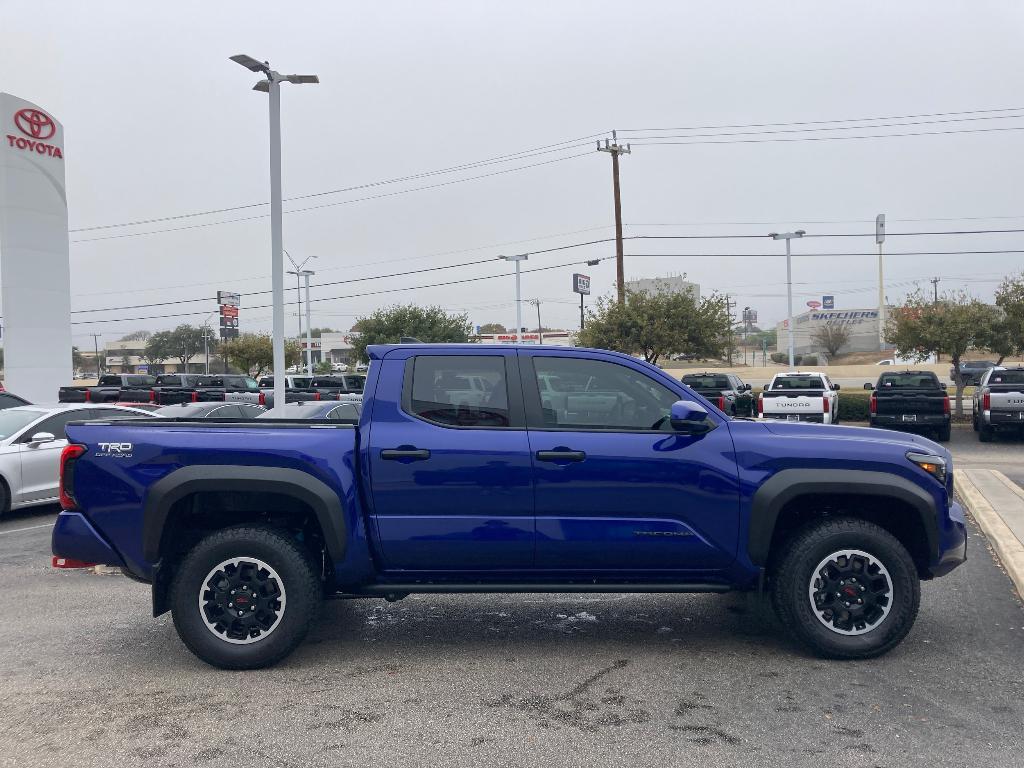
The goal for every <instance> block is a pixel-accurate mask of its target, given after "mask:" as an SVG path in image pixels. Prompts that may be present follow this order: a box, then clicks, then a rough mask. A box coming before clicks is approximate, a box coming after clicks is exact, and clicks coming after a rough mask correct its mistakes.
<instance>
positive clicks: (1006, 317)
mask: <svg viewBox="0 0 1024 768" xmlns="http://www.w3.org/2000/svg"><path fill="white" fill-rule="evenodd" d="M996 306H997V307H999V309H1000V310H1002V313H1003V327H1002V329H1001V330H1002V332H1003V334H1004V336H1005V342H1006V347H1007V348H1008V349H1009V350H1010V351H1009V352H1008V353H1007V354H1008V355H1020V354H1024V274H1021V275H1018V276H1017V277H1007V278H1006V279H1005V280H1003V282H1002V284H1001V285H1000V286H999V287H998V288H997V289H996ZM993 351H994V352H998V351H999V350H993ZM1000 362H1002V359H1000Z"/></svg>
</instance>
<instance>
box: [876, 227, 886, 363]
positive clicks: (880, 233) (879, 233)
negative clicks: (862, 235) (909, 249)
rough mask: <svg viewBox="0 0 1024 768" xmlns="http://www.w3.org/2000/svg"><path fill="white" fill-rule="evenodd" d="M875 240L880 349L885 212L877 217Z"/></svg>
mask: <svg viewBox="0 0 1024 768" xmlns="http://www.w3.org/2000/svg"><path fill="white" fill-rule="evenodd" d="M875 242H876V243H877V244H878V351H879V352H881V351H882V350H884V349H885V275H884V273H883V272H882V243H884V242H885V214H884V213H880V214H878V216H876V217H875Z"/></svg>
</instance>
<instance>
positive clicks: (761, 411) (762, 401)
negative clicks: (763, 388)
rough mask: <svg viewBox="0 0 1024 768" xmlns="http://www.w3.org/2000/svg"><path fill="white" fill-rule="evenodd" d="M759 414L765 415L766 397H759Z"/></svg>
mask: <svg viewBox="0 0 1024 768" xmlns="http://www.w3.org/2000/svg"><path fill="white" fill-rule="evenodd" d="M757 412H758V413H761V414H763V413H764V395H758V396H757Z"/></svg>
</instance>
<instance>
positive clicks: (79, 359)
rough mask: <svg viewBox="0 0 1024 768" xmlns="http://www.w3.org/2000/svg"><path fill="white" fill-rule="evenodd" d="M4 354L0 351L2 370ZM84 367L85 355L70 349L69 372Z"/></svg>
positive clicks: (75, 348)
mask: <svg viewBox="0 0 1024 768" xmlns="http://www.w3.org/2000/svg"><path fill="white" fill-rule="evenodd" d="M3 359H4V352H3V350H2V349H0V368H3V365H4V363H3ZM83 366H85V355H83V354H82V350H80V349H79V348H78V347H72V348H71V370H73V371H80V370H82V368H83Z"/></svg>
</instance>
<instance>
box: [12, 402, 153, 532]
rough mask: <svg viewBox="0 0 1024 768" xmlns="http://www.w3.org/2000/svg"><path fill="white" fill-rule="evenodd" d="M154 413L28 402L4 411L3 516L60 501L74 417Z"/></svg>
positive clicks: (108, 417)
mask: <svg viewBox="0 0 1024 768" xmlns="http://www.w3.org/2000/svg"><path fill="white" fill-rule="evenodd" d="M152 416H153V414H152V413H149V412H148V411H144V410H141V409H138V408H128V407H125V406H115V405H88V404H86V403H67V404H63V405H55V406H50V405H23V406H19V407H17V408H7V409H5V410H2V411H0V514H3V513H4V512H7V511H8V510H11V509H18V508H20V507H30V506H34V505H36V504H52V503H54V502H56V501H57V485H58V482H59V474H60V452H61V451H62V450H63V449H64V446H66V445H67V444H68V441H67V437H66V435H65V434H64V427H65V426H66V425H67V423H68V422H69V421H112V420H114V419H139V418H143V419H145V418H151V417H152Z"/></svg>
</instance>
